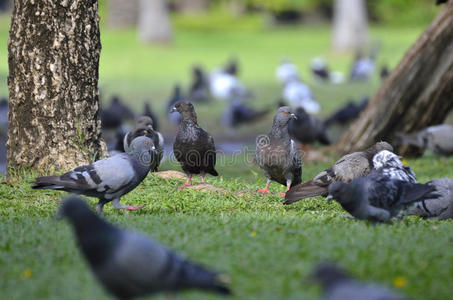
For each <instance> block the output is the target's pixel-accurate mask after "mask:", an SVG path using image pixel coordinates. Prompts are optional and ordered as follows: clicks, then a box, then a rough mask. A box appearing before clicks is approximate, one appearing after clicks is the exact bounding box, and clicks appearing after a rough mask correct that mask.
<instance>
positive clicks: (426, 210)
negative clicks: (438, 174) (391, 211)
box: [406, 178, 453, 220]
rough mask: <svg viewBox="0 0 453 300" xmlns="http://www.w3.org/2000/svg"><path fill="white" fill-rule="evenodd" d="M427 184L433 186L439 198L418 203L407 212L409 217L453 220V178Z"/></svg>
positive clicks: (436, 180)
mask: <svg viewBox="0 0 453 300" xmlns="http://www.w3.org/2000/svg"><path fill="white" fill-rule="evenodd" d="M426 184H428V185H430V186H433V187H434V188H435V189H436V191H437V193H438V196H437V197H435V198H434V199H427V200H426V201H423V202H420V203H416V205H415V206H412V207H410V208H409V209H408V210H407V212H406V213H407V214H408V215H417V216H421V217H423V218H436V219H438V220H446V219H452V218H453V178H440V179H435V180H431V181H428V182H427V183H426Z"/></svg>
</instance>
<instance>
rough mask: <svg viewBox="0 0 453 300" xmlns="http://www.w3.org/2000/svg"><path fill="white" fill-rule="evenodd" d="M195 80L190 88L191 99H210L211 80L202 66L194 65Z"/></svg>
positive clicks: (204, 100) (197, 100)
mask: <svg viewBox="0 0 453 300" xmlns="http://www.w3.org/2000/svg"><path fill="white" fill-rule="evenodd" d="M192 72H193V82H192V84H191V86H190V89H189V99H190V101H194V102H206V101H208V100H209V82H208V79H207V78H206V75H205V74H204V72H203V70H202V69H201V68H200V67H194V68H193V69H192Z"/></svg>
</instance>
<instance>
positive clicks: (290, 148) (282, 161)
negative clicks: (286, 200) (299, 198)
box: [256, 106, 302, 196]
mask: <svg viewBox="0 0 453 300" xmlns="http://www.w3.org/2000/svg"><path fill="white" fill-rule="evenodd" d="M295 117H296V116H295V115H294V114H293V113H291V109H290V108H289V107H288V106H283V107H280V108H279V109H278V111H277V113H276V114H275V117H274V121H273V124H272V129H271V131H270V132H269V133H268V135H267V136H259V137H258V138H257V140H256V161H257V163H258V165H259V167H260V168H261V169H262V170H263V171H264V175H265V176H266V180H267V182H266V187H265V188H264V189H262V190H258V191H259V192H261V193H263V194H267V193H270V191H269V185H270V184H271V181H272V180H273V181H276V182H278V183H280V184H283V185H285V186H286V191H288V190H289V189H290V187H292V186H294V185H296V184H299V183H300V182H301V180H302V166H301V164H302V160H301V158H300V155H299V151H298V150H297V146H296V143H295V142H294V141H293V140H292V139H291V138H290V136H289V133H288V122H289V120H290V119H291V118H295ZM281 195H282V196H284V193H282V194H281Z"/></svg>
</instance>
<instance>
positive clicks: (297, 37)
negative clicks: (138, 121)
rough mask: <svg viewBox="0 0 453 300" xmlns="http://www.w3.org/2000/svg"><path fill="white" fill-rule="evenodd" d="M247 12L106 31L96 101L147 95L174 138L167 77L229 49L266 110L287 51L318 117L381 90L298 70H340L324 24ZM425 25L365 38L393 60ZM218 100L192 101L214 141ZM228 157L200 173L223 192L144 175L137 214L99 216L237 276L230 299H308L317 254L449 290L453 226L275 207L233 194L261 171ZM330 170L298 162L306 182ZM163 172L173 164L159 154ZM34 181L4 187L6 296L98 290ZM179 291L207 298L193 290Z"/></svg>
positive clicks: (1, 33)
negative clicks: (313, 64) (143, 34)
mask: <svg viewBox="0 0 453 300" xmlns="http://www.w3.org/2000/svg"><path fill="white" fill-rule="evenodd" d="M253 18H255V16H254V17H253ZM253 18H252V19H250V20H246V21H240V22H239V21H238V22H239V24H236V25H235V26H233V29H228V30H226V29H221V28H222V25H221V24H218V26H217V29H215V30H207V29H206V28H205V27H203V26H204V24H203V22H201V21H198V22H193V21H191V20H187V19H185V18H183V17H180V18H179V17H178V16H176V17H175V19H174V22H175V24H176V25H177V30H176V35H175V41H174V43H173V44H172V45H169V46H149V45H143V44H140V43H139V42H137V38H136V33H135V32H134V31H133V30H121V31H112V30H109V29H107V28H102V32H101V39H102V47H103V48H102V54H101V62H100V79H99V82H100V86H101V88H102V90H103V92H104V95H105V98H107V97H108V96H110V95H112V94H120V95H121V96H123V97H124V98H125V99H126V100H127V101H128V102H129V103H130V104H131V105H132V106H133V107H134V108H135V109H136V110H137V111H139V109H141V103H142V101H143V100H144V99H145V98H150V99H152V101H153V104H154V108H155V109H156V110H157V112H158V113H159V114H160V116H161V119H162V122H163V123H164V124H163V125H164V132H165V133H166V134H167V136H172V128H171V126H170V125H169V124H168V123H167V122H166V121H165V120H163V118H164V115H165V114H164V105H163V104H164V102H165V101H166V98H167V97H168V95H169V94H170V89H171V86H172V85H173V84H174V83H175V82H179V83H181V84H183V85H184V86H187V84H188V82H189V75H190V73H189V68H190V67H191V66H192V65H193V64H194V63H201V64H202V65H203V66H205V67H207V68H213V67H216V66H218V65H220V64H222V63H223V62H225V61H226V60H227V59H228V58H229V57H230V56H231V55H236V56H237V57H238V58H239V59H240V62H241V79H242V80H243V81H244V82H245V84H246V85H247V86H249V87H250V88H251V89H252V90H253V91H254V92H255V93H256V95H257V97H256V99H255V100H254V102H253V103H251V104H252V105H254V106H255V107H266V106H270V105H274V102H275V101H276V99H277V98H278V97H279V95H280V87H279V85H278V84H277V83H276V81H275V79H274V71H275V67H276V65H277V64H278V62H279V61H280V59H281V58H282V56H289V57H291V58H292V59H293V61H294V62H295V63H296V64H297V65H298V66H299V67H300V69H301V72H302V76H303V78H304V79H306V80H307V81H308V82H309V83H310V85H311V86H312V88H313V91H314V94H315V95H316V97H317V98H318V99H319V101H320V102H321V104H322V106H323V109H324V110H323V112H322V116H325V115H326V114H328V113H329V112H331V111H332V110H333V109H335V108H336V107H337V106H339V105H340V104H341V103H343V102H344V101H346V100H347V98H349V97H359V96H361V95H363V94H368V95H372V94H373V93H374V91H375V90H376V89H377V88H378V87H379V84H380V82H379V80H378V79H377V78H373V80H372V81H371V82H370V83H368V84H346V85H339V86H334V85H324V84H315V83H312V82H311V79H310V76H309V72H308V67H307V66H308V63H309V62H310V60H311V59H312V58H313V57H315V56H319V55H324V56H325V57H326V58H327V60H328V62H329V64H330V66H331V68H332V69H335V70H340V71H346V70H347V69H348V67H349V64H350V62H351V57H350V56H347V55H336V54H333V53H331V52H330V51H329V46H330V36H329V34H330V31H329V27H328V26H311V27H284V28H267V27H262V26H258V27H257V26H256V24H258V23H259V20H257V19H256V18H255V19H253ZM202 20H205V19H202ZM241 22H242V23H241ZM7 24H8V20H7V19H6V18H4V17H3V18H0V54H1V55H2V56H1V57H2V59H0V80H1V81H2V82H3V83H4V84H3V85H0V95H6V94H7V87H6V77H7V74H8V68H7V60H6V55H5V53H6V41H7V37H8V29H7ZM424 25H425V24H421V25H420V27H419V28H410V29H407V28H384V27H373V28H372V35H373V40H379V41H381V42H382V51H381V53H380V56H379V57H380V58H379V60H380V62H387V63H389V65H390V66H391V67H394V66H395V65H396V63H397V62H398V61H399V59H400V58H401V57H402V55H403V54H404V52H405V51H406V50H407V49H408V47H409V46H410V45H411V44H412V43H413V42H414V40H415V39H416V38H417V36H418V35H419V34H420V33H421V32H422V30H423V27H424ZM223 105H224V104H223V103H218V102H214V103H211V104H208V105H198V106H197V111H198V113H199V121H200V123H201V125H202V126H203V127H205V128H207V129H208V130H209V131H211V132H212V133H213V134H214V137H215V138H216V140H217V138H219V137H220V136H225V135H226V136H228V132H226V131H225V129H224V128H222V126H221V125H220V124H219V117H220V115H221V113H222V110H223ZM270 118H271V116H270V117H269V118H267V119H265V120H263V121H262V122H259V123H257V124H254V125H252V126H248V127H246V128H240V129H239V130H238V133H237V134H234V135H233V137H235V138H236V137H239V138H241V137H242V139H243V140H245V141H246V143H247V144H251V143H253V142H254V138H253V135H254V134H257V133H264V132H267V131H268V130H269V128H270ZM230 137H231V136H230ZM171 138H172V137H170V140H171ZM333 159H334V158H332V160H333ZM219 161H221V159H219ZM225 161H227V162H229V163H219V164H218V170H219V172H220V174H221V175H222V176H220V177H218V178H209V179H208V180H209V182H211V183H213V184H215V185H216V186H219V187H223V188H225V189H227V190H229V191H231V192H232V193H231V194H227V195H220V194H216V193H201V192H194V191H187V190H186V191H179V190H177V189H176V187H177V186H178V185H180V184H181V182H178V181H175V180H163V179H158V178H156V177H155V176H153V175H150V176H148V178H147V179H146V180H145V182H144V183H143V184H141V185H140V186H139V187H138V188H137V189H136V190H134V191H132V192H131V193H130V194H128V195H126V196H125V197H124V198H123V200H122V202H123V203H127V204H136V205H138V204H143V203H145V204H146V205H147V206H146V208H144V209H143V210H141V211H137V212H133V213H130V214H129V215H123V214H122V213H120V212H117V211H114V210H113V209H112V207H111V205H107V206H106V209H105V215H106V218H107V219H108V220H109V221H111V222H113V223H115V224H118V225H120V226H122V227H127V228H133V229H136V230H140V231H143V232H145V233H147V234H149V235H150V236H152V237H153V238H155V239H156V240H158V241H160V242H162V243H163V244H165V245H167V246H169V247H171V248H172V249H175V250H177V251H178V252H180V253H182V254H184V255H186V256H188V257H190V258H192V259H194V260H196V261H199V262H201V263H203V264H206V265H209V266H212V267H213V268H215V269H217V270H221V271H224V272H226V273H227V274H229V275H230V276H231V278H232V288H233V290H234V293H235V297H234V299H313V298H316V297H318V296H319V290H318V289H317V287H316V286H312V285H310V284H309V283H308V282H307V280H306V276H307V274H308V272H309V270H310V269H311V268H312V267H313V266H314V265H315V264H316V263H317V262H319V261H324V260H333V261H337V262H338V263H339V264H340V265H341V266H343V267H346V268H348V269H349V270H351V272H352V273H353V274H354V275H356V276H358V277H360V278H362V279H366V280H378V281H382V282H383V283H385V284H388V285H392V284H393V281H394V279H395V278H397V277H403V278H405V279H406V281H407V284H406V285H404V286H403V287H402V290H403V291H404V292H406V293H408V294H409V295H410V296H411V297H413V298H415V299H450V298H451V292H450V281H451V278H452V275H453V242H452V241H453V234H452V231H451V226H452V221H446V222H437V221H432V220H431V221H427V220H421V219H418V218H416V217H410V218H407V219H405V220H404V221H402V222H396V223H395V224H393V225H391V226H388V225H381V226H371V225H370V224H367V223H365V222H357V221H353V220H350V219H345V218H344V217H343V215H344V212H343V211H342V210H341V209H340V207H339V206H338V205H337V204H335V203H330V204H328V203H326V202H325V201H324V200H323V199H322V198H314V199H309V200H307V201H304V202H298V203H297V204H295V205H292V206H283V205H282V204H281V199H280V198H279V197H278V196H277V195H270V196H265V197H261V196H257V195H254V194H251V195H249V196H245V197H239V196H235V195H234V192H235V191H241V190H252V191H253V190H256V189H257V188H261V187H263V186H264V184H265V180H264V176H263V174H262V172H261V171H260V170H259V169H258V168H257V167H256V166H251V165H249V164H247V163H246V161H247V159H246V157H245V155H239V156H238V157H236V158H235V160H232V161H231V157H226V158H225ZM409 164H410V165H411V167H412V168H413V169H414V171H415V172H416V173H417V175H418V177H419V180H420V181H421V182H425V181H427V180H430V179H433V178H438V177H443V176H450V177H452V176H453V171H452V168H451V167H450V166H451V165H452V160H451V159H450V160H449V161H448V162H445V161H444V160H443V159H439V158H437V157H434V156H432V155H429V154H428V155H427V156H425V157H424V158H422V159H419V160H410V161H409ZM328 165H329V163H304V171H303V178H304V179H308V178H310V177H312V176H313V175H315V174H316V173H317V172H319V171H320V170H322V169H324V168H326V167H327V166H328ZM163 169H179V166H178V165H175V164H174V163H171V162H166V163H164V166H163ZM32 178H33V176H32V175H30V174H27V173H25V174H24V179H20V180H19V181H17V182H15V183H14V185H13V186H10V185H7V184H2V185H0V199H1V201H0V295H1V296H2V297H1V298H2V299H3V298H4V299H24V298H25V299H27V298H34V299H63V298H64V299H102V298H106V297H107V295H106V294H105V293H104V291H103V290H102V289H101V288H100V287H99V286H98V285H97V283H96V282H95V281H94V280H93V277H92V275H91V274H90V272H89V269H88V267H87V266H86V264H85V263H84V261H83V259H82V257H81V256H80V254H79V252H78V250H77V248H76V246H75V242H74V239H73V236H72V233H71V231H70V228H69V226H68V225H67V224H65V223H64V222H57V221H56V220H55V219H54V217H53V215H54V212H55V210H56V209H57V207H58V204H59V201H60V197H61V196H62V195H63V194H62V193H58V192H51V191H33V190H31V189H30V184H29V182H30V181H31V180H32ZM271 189H272V190H273V191H283V190H284V187H283V186H279V185H278V184H276V183H273V184H272V185H271ZM89 203H90V205H91V206H92V207H94V205H95V203H96V201H95V200H94V199H90V200H89ZM178 298H184V299H186V298H188V299H209V298H213V296H209V295H208V296H206V295H204V294H200V293H197V292H190V293H185V294H184V295H183V296H180V297H178Z"/></svg>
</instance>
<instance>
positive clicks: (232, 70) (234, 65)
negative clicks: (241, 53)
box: [223, 58, 239, 77]
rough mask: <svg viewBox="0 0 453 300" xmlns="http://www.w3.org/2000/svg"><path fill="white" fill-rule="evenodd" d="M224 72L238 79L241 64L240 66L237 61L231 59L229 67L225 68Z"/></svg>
mask: <svg viewBox="0 0 453 300" xmlns="http://www.w3.org/2000/svg"><path fill="white" fill-rule="evenodd" d="M223 72H224V73H225V74H229V75H232V76H235V77H237V75H238V73H239V64H238V61H237V59H235V58H230V60H229V61H228V63H227V65H226V66H225V67H224V68H223Z"/></svg>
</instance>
